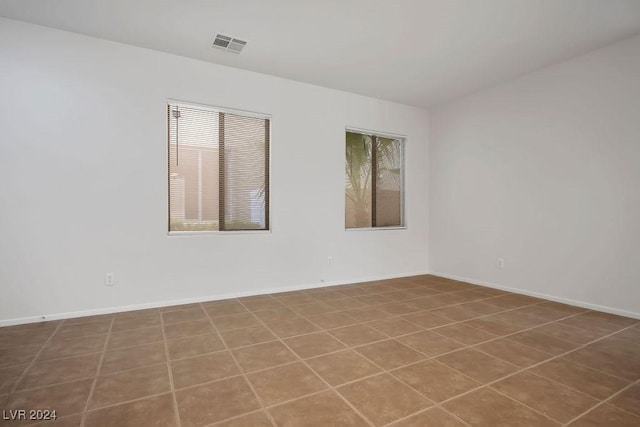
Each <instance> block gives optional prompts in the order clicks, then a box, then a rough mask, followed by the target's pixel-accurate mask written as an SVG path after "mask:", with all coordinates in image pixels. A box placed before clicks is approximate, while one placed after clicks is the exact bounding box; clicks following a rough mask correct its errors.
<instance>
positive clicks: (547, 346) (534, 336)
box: [507, 331, 578, 356]
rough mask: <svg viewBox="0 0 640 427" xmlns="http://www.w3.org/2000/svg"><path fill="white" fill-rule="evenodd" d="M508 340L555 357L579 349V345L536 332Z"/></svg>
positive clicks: (522, 334) (529, 332) (526, 332)
mask: <svg viewBox="0 0 640 427" xmlns="http://www.w3.org/2000/svg"><path fill="white" fill-rule="evenodd" d="M507 339H509V340H511V341H515V342H517V343H520V344H524V345H528V346H529V347H533V348H535V349H537V350H540V351H544V352H545V353H549V354H553V355H554V356H556V355H559V354H562V353H566V352H567V351H571V350H573V349H575V348H576V347H578V344H575V343H571V342H569V341H564V340H561V339H559V338H556V337H552V336H551V335H546V334H543V333H540V332H536V331H524V332H520V333H519V334H516V335H510V336H509V337H508V338H507Z"/></svg>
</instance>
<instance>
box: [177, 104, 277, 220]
mask: <svg viewBox="0 0 640 427" xmlns="http://www.w3.org/2000/svg"><path fill="white" fill-rule="evenodd" d="M167 114H168V118H167V119H168V124H169V126H168V139H169V141H168V150H169V156H168V157H169V232H170V233H171V232H174V233H177V232H185V233H189V232H210V231H219V232H223V231H242V230H269V139H270V120H269V117H267V116H260V115H253V114H248V113H239V112H235V111H231V110H226V109H219V108H215V107H205V106H200V105H190V104H183V103H177V102H176V103H174V102H169V104H168V106H167Z"/></svg>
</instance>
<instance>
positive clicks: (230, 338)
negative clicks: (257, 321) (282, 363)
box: [220, 325, 276, 348]
mask: <svg viewBox="0 0 640 427" xmlns="http://www.w3.org/2000/svg"><path fill="white" fill-rule="evenodd" d="M220 335H222V339H224V341H225V342H226V343H227V346H229V348H236V347H243V346H247V345H252V344H259V343H262V342H267V341H273V340H275V339H276V336H275V335H273V334H272V333H271V332H270V331H269V330H268V329H267V328H265V327H264V326H262V325H256V326H250V327H248V328H242V329H232V330H229V331H221V332H220Z"/></svg>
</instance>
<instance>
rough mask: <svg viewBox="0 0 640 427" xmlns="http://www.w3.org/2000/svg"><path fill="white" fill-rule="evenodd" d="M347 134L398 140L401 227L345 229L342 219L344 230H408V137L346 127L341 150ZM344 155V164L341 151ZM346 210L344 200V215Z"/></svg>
mask: <svg viewBox="0 0 640 427" xmlns="http://www.w3.org/2000/svg"><path fill="white" fill-rule="evenodd" d="M347 132H352V133H359V134H363V135H368V136H371V137H373V136H376V137H381V138H389V139H397V140H400V142H401V147H402V149H401V150H400V151H401V153H400V219H401V221H402V225H390V226H384V227H347V221H346V218H344V230H345V231H347V232H352V231H378V230H406V229H408V228H409V227H408V224H407V217H406V212H407V209H406V206H405V204H406V201H407V196H406V193H407V182H406V174H407V171H406V168H407V164H406V157H407V154H406V153H407V141H408V137H407V135H403V134H399V133H393V132H379V131H376V130H371V129H365V128H358V127H353V126H346V127H345V129H344V134H343V135H344V138H345V139H344V144H345V145H344V146H343V148H346V134H347ZM343 153H344V156H345V157H344V162H345V163H346V161H347V158H346V151H343ZM343 173H344V169H343ZM346 210H347V206H346V200H345V203H344V205H343V212H344V213H346Z"/></svg>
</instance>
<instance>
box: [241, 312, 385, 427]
mask: <svg viewBox="0 0 640 427" xmlns="http://www.w3.org/2000/svg"><path fill="white" fill-rule="evenodd" d="M241 304H242V303H241ZM242 305H243V306H244V304H242ZM245 308H246V306H245ZM254 317H255V318H256V319H258V317H257V316H255V315H254ZM258 321H259V322H260V323H261V324H262V326H264V327H265V328H266V329H267V330H268V331H269V332H271V333H272V334H274V335H275V336H276V337H278V336H277V335H276V334H275V333H274V331H273V330H272V329H271V328H270V327H269V326H268V325H267V324H265V323H264V322H263V321H262V320H261V319H258ZM287 338H292V337H287ZM334 338H335V337H334ZM278 339H279V341H280V343H281V344H282V345H284V346H285V347H286V348H287V349H288V350H289V351H290V352H291V353H292V354H293V355H294V356H296V357H297V358H298V359H300V361H301V362H302V363H303V364H304V366H306V368H307V369H309V370H310V371H311V372H312V373H313V374H314V375H315V376H316V378H318V379H320V380H321V381H322V382H323V383H324V384H325V385H326V386H327V387H328V388H329V390H332V391H333V392H334V393H335V394H336V395H338V396H339V397H340V399H342V401H343V402H344V403H346V404H347V405H348V406H349V407H350V408H351V409H352V410H353V411H355V413H356V414H358V415H359V416H360V417H362V419H363V420H364V421H365V422H367V423H368V424H369V425H370V426H372V427H373V426H374V424H373V423H372V422H371V421H369V419H368V418H367V417H365V416H364V414H362V413H361V412H360V411H359V410H358V409H357V408H355V407H354V406H353V405H352V404H351V403H350V402H349V401H348V400H347V399H345V398H344V396H342V395H341V394H340V393H338V392H337V390H336V389H335V388H334V387H333V386H332V385H331V384H329V383H328V382H327V381H326V380H325V379H324V378H322V377H321V376H320V375H318V374H317V373H316V371H315V370H314V369H313V368H312V367H311V366H309V364H308V363H307V362H306V361H305V360H304V359H302V358H301V357H300V356H298V354H297V353H296V352H295V351H293V349H292V348H291V347H289V345H288V344H287V343H286V342H285V341H284V339H283V338H280V337H278ZM342 344H344V343H342ZM322 391H326V389H325V390H322ZM254 393H255V390H254ZM318 393H320V391H319V392H318ZM299 398H302V397H300V396H299V397H298V398H296V399H292V401H293V400H297V399H299ZM285 403H286V402H280V403H278V405H281V404H285ZM273 406H277V405H273ZM266 412H267V413H268V416H269V418H270V419H271V420H272V422H273V425H274V426H275V425H276V423H275V420H273V418H272V417H271V414H270V413H269V411H266Z"/></svg>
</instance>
